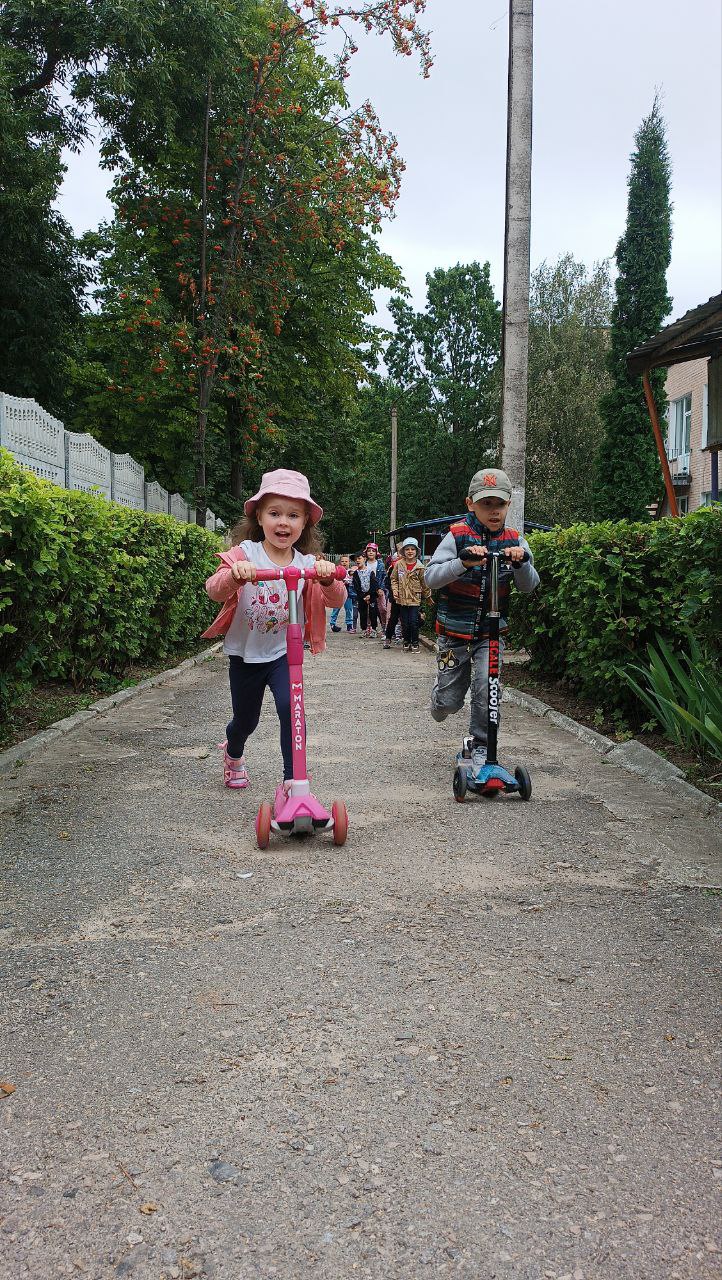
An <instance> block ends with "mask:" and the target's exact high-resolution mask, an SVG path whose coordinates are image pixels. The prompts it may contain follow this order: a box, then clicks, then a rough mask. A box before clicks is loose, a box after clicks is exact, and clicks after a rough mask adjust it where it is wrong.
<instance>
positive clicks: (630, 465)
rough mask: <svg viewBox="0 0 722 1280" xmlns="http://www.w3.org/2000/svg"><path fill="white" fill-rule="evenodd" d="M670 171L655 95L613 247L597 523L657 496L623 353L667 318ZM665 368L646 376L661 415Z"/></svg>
mask: <svg viewBox="0 0 722 1280" xmlns="http://www.w3.org/2000/svg"><path fill="white" fill-rule="evenodd" d="M670 177H671V167H670V162H669V154H668V151H667V140H666V131H665V124H664V119H663V117H662V112H661V107H660V102H659V98H658V97H656V96H655V99H654V103H653V106H652V110H651V112H650V114H649V115H648V116H647V118H646V119H645V120H643V121H642V124H641V125H640V128H639V130H638V132H637V134H636V136H635V150H634V152H633V153H632V167H631V171H630V175H629V183H628V187H629V196H628V201H627V225H626V229H625V232H624V235H623V236H622V238H621V239H620V241H619V243H618V245H617V249H616V254H615V257H616V263H617V270H618V276H617V281H616V300H615V303H614V307H613V309H612V331H611V343H610V351H609V372H610V374H611V376H612V381H613V386H612V389H611V390H610V391H609V392H608V393H607V394H606V395H605V396H603V397H602V400H601V402H600V408H601V413H602V419H603V422H604V436H603V439H602V444H601V448H600V450H599V454H598V456H597V492H596V510H597V514H598V515H599V517H600V518H601V519H617V520H619V519H623V518H628V519H632V520H644V519H645V518H646V516H647V512H646V508H647V506H648V505H649V504H650V503H652V502H654V501H655V499H657V498H659V497H660V495H661V493H662V470H661V467H660V463H659V458H658V456H657V450H656V447H655V443H654V436H653V434H652V427H651V424H650V421H649V414H648V412H647V407H646V404H645V399H644V391H643V388H642V381H641V378H640V377H639V375H638V374H634V375H630V374H629V373H628V371H627V363H626V356H627V353H628V352H629V351H631V350H632V349H633V348H634V347H637V346H639V345H640V343H642V342H646V341H647V339H648V338H651V337H653V335H654V334H655V333H657V331H658V330H659V329H660V328H661V327H662V324H663V322H664V320H665V318H666V316H668V315H669V312H670V308H671V299H670V297H669V294H668V293H667V267H668V266H669V260H670V256H671V250H672V206H671V203H670V198H669V193H670ZM664 381H665V374H664V371H663V370H658V371H656V372H655V373H654V374H652V376H651V383H652V390H653V392H654V397H655V400H656V402H657V407H658V410H660V411H661V409H662V407H663V405H664Z"/></svg>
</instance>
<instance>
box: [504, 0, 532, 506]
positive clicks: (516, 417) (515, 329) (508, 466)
mask: <svg viewBox="0 0 722 1280" xmlns="http://www.w3.org/2000/svg"><path fill="white" fill-rule="evenodd" d="M533 8H534V5H533V0H510V5H509V90H508V108H507V110H508V115H507V135H506V227H505V235H504V318H503V337H502V360H503V391H502V419H501V440H500V452H501V465H502V467H503V468H504V470H505V471H506V472H507V474H508V476H509V479H510V480H511V484H512V506H511V512H510V524H513V525H514V527H515V528H517V529H519V530H520V531H521V530H523V528H524V482H525V461H526V411H527V376H528V364H529V239H530V228H531V148H532V128H531V117H532V71H533Z"/></svg>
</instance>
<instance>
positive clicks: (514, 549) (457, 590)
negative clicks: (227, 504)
mask: <svg viewBox="0 0 722 1280" xmlns="http://www.w3.org/2000/svg"><path fill="white" fill-rule="evenodd" d="M511 496H512V490H511V482H510V480H509V477H508V476H507V475H506V473H505V472H504V471H501V470H499V469H498V468H495V467H487V468H486V469H483V470H481V471H477V472H476V473H475V474H474V476H473V477H472V479H471V482H470V484H469V488H468V493H467V497H466V507H467V515H466V517H465V518H464V519H463V520H460V521H458V522H456V523H455V524H452V526H451V528H450V530H449V533H447V535H446V537H445V538H444V539H443V540H442V542H441V543H440V544H439V546H438V547H437V549H436V551H435V552H434V554H433V556H432V558H431V561H430V562H429V564H428V565H427V566H426V567H424V566H423V565H422V564H421V563H420V561H419V544H418V542H417V540H416V538H405V539H404V541H403V542H402V543H401V546H400V548H399V554H398V555H397V556H395V557H391V558H390V560H389V563H388V564H384V563H383V561H382V560H381V558H380V556H379V549H378V546H377V545H376V543H375V542H369V543H368V544H367V546H366V548H365V550H364V552H363V553H360V554H359V555H358V556H356V558H355V565H354V567H353V568H352V567H351V558H350V556H341V557H340V561H339V563H341V564H343V565H344V567H345V568H346V578H345V580H341V579H339V578H336V577H335V573H336V566H335V565H334V564H332V563H331V562H330V561H328V560H326V559H325V558H324V556H323V550H322V544H321V541H320V538H319V535H318V531H317V528H316V526H317V524H318V522H319V520H320V519H321V517H322V515H323V510H322V508H321V507H320V506H319V505H318V503H317V502H314V500H313V499H312V497H311V491H310V486H309V482H308V480H307V478H306V477H305V476H304V475H302V474H301V473H300V472H298V471H288V470H285V469H283V468H281V469H278V470H276V471H267V472H266V473H265V474H264V476H263V479H262V481H261V487H260V489H259V490H258V493H256V494H254V496H253V497H252V498H249V499H248V501H247V502H246V503H245V504H244V516H245V518H244V519H243V520H241V521H240V523H239V524H238V525H237V526H236V528H235V529H234V530H233V531H232V534H231V541H232V544H233V545H232V546H231V547H230V549H229V550H228V551H223V552H219V558H220V561H221V564H220V567H219V568H218V569H217V570H216V572H215V573H214V574H212V575H211V577H210V578H209V579H208V580H207V582H206V590H207V592H208V595H209V596H210V598H211V599H212V600H215V601H217V602H218V603H220V604H221V605H222V608H221V610H220V612H219V614H218V616H217V617H216V619H215V621H214V622H213V623H212V625H211V626H210V627H209V629H208V630H207V631H206V632H205V633H204V635H205V636H206V637H208V638H212V637H215V636H218V635H224V636H225V639H224V645H223V649H224V653H226V654H227V655H228V658H229V669H230V685H231V706H232V711H233V714H232V718H231V720H230V722H229V724H228V726H227V729H226V741H225V743H223V781H224V783H225V785H226V786H227V787H230V788H233V789H242V788H245V787H247V786H248V783H249V774H248V768H247V765H246V760H245V754H244V752H245V746H246V741H247V739H248V738H249V736H250V735H251V733H252V732H253V730H254V729H255V728H256V726H257V724H258V721H259V718H260V713H261V704H262V701H263V696H264V693H265V690H266V688H270V690H271V693H272V695H273V698H274V701H275V704H276V711H277V713H278V718H279V721H280V730H281V754H282V757H283V781H282V782H281V783H280V784H279V787H278V789H277V793H276V800H277V801H278V800H279V799H280V800H282V799H283V795H284V793H286V792H287V791H288V786H289V781H290V779H291V777H292V773H293V768H292V748H291V717H290V689H289V672H288V662H287V658H286V652H285V626H286V624H287V623H288V595H287V591H286V586H285V583H284V582H283V581H282V580H280V581H262V582H257V581H256V574H257V570H258V569H259V568H272V567H274V566H275V567H284V566H289V565H296V566H297V567H298V568H315V570H316V577H315V578H314V579H307V580H306V582H305V585H304V589H303V593H302V599H301V600H300V601H299V622H300V623H301V625H302V627H303V628H304V638H305V641H306V646H307V647H308V648H310V649H311V651H312V652H313V653H319V652H321V651H322V650H323V649H324V648H325V643H326V609H327V608H331V610H332V613H331V630H332V631H334V632H338V631H340V630H341V627H340V626H339V625H338V619H339V617H340V614H341V610H342V609H343V610H344V611H345V619H346V630H347V631H354V630H355V629H356V619H357V618H358V622H359V623H360V626H361V633H362V635H364V636H366V637H369V636H371V635H372V634H378V629H379V623H380V624H381V631H382V633H383V635H384V648H385V649H388V648H390V647H391V644H392V642H393V639H394V635H395V630H396V627H397V625H398V624H399V623H400V625H401V629H402V634H403V643H404V647H405V648H406V649H407V650H409V651H411V652H415V651H417V650H418V648H419V628H420V624H421V620H422V612H421V611H422V607H423V605H424V604H425V603H429V602H430V601H431V600H432V594H431V593H432V590H434V591H438V600H437V611H436V633H437V654H436V666H437V672H436V679H435V681H434V685H433V688H432V690H431V701H430V704H429V711H430V713H431V716H432V718H433V719H434V720H435V721H437V722H440V721H443V720H445V719H446V718H447V716H449V715H451V714H453V713H454V712H457V711H460V710H461V708H462V707H463V704H464V699H465V696H466V693H467V691H468V690H469V688H470V689H471V715H470V725H469V731H470V735H471V737H472V740H473V741H472V765H473V768H474V769H475V770H476V769H480V768H482V767H483V765H484V763H485V761H486V740H487V736H486V735H487V699H486V684H487V676H488V661H489V639H488V610H489V591H490V583H489V580H488V579H489V576H488V574H487V572H486V561H487V550H488V544H489V543H490V542H492V541H493V542H494V543H495V544H496V545H497V546H501V548H502V549H503V550H504V552H505V555H506V558H507V560H508V563H509V565H510V569H511V581H509V580H506V581H505V582H504V584H503V586H502V589H501V593H500V594H501V609H502V618H501V623H500V625H501V630H502V632H504V631H505V630H506V627H507V622H506V618H505V616H503V614H504V611H505V607H506V602H507V600H508V596H509V590H510V587H511V585H512V584H513V585H514V586H515V587H517V588H518V589H519V590H520V591H523V592H530V591H533V590H534V589H535V587H536V586H537V585H538V583H539V575H538V573H537V571H536V569H535V568H534V562H533V558H532V554H531V551H530V549H529V545H528V543H527V542H526V540H525V539H524V538H523V536H522V535H521V534H520V533H518V532H517V531H516V530H515V529H507V528H506V517H507V513H508V510H509V505H510V502H511ZM501 651H502V653H503V641H502V644H501Z"/></svg>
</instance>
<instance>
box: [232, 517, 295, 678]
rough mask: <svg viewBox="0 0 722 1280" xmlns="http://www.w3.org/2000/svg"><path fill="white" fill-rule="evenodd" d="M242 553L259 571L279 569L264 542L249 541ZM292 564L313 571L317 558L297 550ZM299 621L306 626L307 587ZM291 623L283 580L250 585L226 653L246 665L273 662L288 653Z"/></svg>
mask: <svg viewBox="0 0 722 1280" xmlns="http://www.w3.org/2000/svg"><path fill="white" fill-rule="evenodd" d="M239 545H240V547H241V550H242V551H243V552H244V553H245V555H246V557H247V559H248V560H250V561H251V563H252V564H255V566H256V568H257V569H277V568H278V565H276V564H274V563H273V561H272V560H271V558H270V556H268V555H267V554H266V551H265V550H264V547H263V543H262V542H251V541H250V540H249V539H246V540H245V542H241V543H240V544H239ZM291 563H292V564H294V565H296V566H297V568H299V569H312V568H313V566H314V565H315V563H316V558H315V556H304V555H302V554H301V552H300V551H294V553H293V560H292V561H291ZM298 621H299V622H300V624H301V626H302V627H303V625H304V617H303V587H302V590H301V595H300V599H299V602H298ZM287 624H288V591H287V590H286V584H285V582H284V581H283V578H279V579H277V580H273V579H272V580H270V581H268V582H246V583H245V584H244V585H243V587H242V588H241V591H240V593H239V596H238V605H237V607H236V612H235V613H234V615H233V621H232V622H231V625H230V627H229V628H228V630H227V632H226V637H225V640H224V642H223V652H224V653H228V654H234V655H235V656H237V657H239V658H243V660H244V662H273V661H274V660H275V659H276V658H280V657H281V655H282V654H284V653H285V652H286V626H287Z"/></svg>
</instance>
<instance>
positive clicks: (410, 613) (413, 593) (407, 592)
mask: <svg viewBox="0 0 722 1280" xmlns="http://www.w3.org/2000/svg"><path fill="white" fill-rule="evenodd" d="M418 556H419V544H418V542H417V541H416V538H404V541H403V542H402V543H401V559H400V560H398V561H397V563H396V564H395V565H394V567H393V569H392V570H391V588H392V591H393V595H394V600H396V602H397V604H398V606H399V610H400V612H401V631H402V633H403V637H404V649H406V650H407V651H411V652H413V653H417V652H418V649H419V623H420V621H421V604H422V602H423V601H424V600H428V601H430V600H431V591H430V590H429V588H428V587H427V585H426V581H425V578H424V567H423V565H422V564H420V563H419V558H418ZM387 647H388V648H390V647H391V646H390V644H388V645H387V644H386V642H384V648H387Z"/></svg>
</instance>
